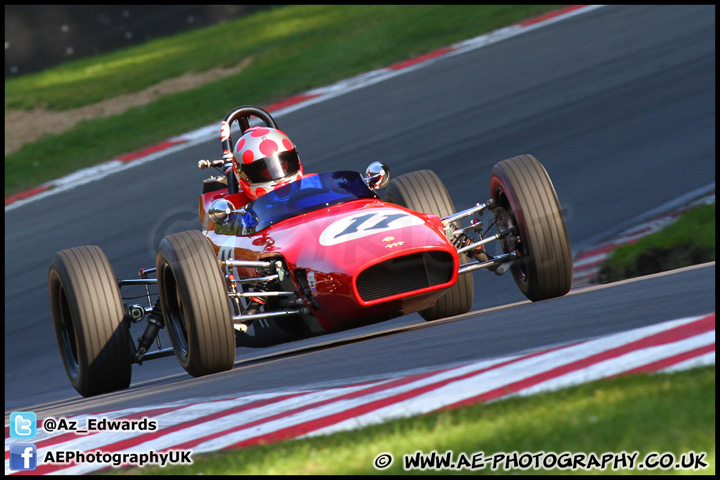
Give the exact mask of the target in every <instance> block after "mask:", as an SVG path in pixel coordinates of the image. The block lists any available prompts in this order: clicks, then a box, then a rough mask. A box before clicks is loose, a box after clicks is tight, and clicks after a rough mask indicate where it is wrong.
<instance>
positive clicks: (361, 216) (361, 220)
mask: <svg viewBox="0 0 720 480" xmlns="http://www.w3.org/2000/svg"><path fill="white" fill-rule="evenodd" d="M423 223H424V222H423V220H422V219H420V218H418V217H416V216H415V215H410V214H409V213H404V212H399V211H397V210H381V211H375V212H365V213H358V214H355V215H350V216H347V217H344V218H341V219H340V220H336V221H335V222H333V223H331V224H330V225H329V226H328V227H327V228H325V230H323V232H322V234H320V245H324V246H326V247H327V246H330V245H337V244H339V243H343V242H349V241H351V240H357V239H358V238H363V237H367V236H369V235H374V234H376V233H381V232H387V231H389V230H397V229H400V228H406V227H412V226H414V225H422V224H423Z"/></svg>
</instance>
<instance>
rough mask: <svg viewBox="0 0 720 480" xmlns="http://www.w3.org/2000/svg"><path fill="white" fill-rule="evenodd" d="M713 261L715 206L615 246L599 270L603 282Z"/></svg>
mask: <svg viewBox="0 0 720 480" xmlns="http://www.w3.org/2000/svg"><path fill="white" fill-rule="evenodd" d="M713 260H715V204H714V203H713V204H711V205H701V206H699V207H696V208H693V209H691V210H689V211H688V212H687V213H685V214H684V215H683V216H682V217H681V218H680V219H678V221H677V222H675V223H673V224H671V225H669V226H668V227H666V228H664V229H663V230H661V231H659V232H655V233H652V234H650V235H647V236H645V237H642V238H641V239H640V240H638V241H637V242H635V243H632V244H628V245H623V246H621V247H618V248H617V249H616V250H615V251H614V252H613V254H612V255H611V256H610V257H609V258H608V259H607V260H606V261H605V262H604V263H603V265H602V266H601V267H600V273H599V275H600V278H601V281H603V282H613V281H617V280H622V279H625V278H633V277H638V276H641V275H648V274H651V273H657V272H662V271H666V270H672V269H675V268H680V267H685V266H689V265H695V264H699V263H704V262H710V261H713Z"/></svg>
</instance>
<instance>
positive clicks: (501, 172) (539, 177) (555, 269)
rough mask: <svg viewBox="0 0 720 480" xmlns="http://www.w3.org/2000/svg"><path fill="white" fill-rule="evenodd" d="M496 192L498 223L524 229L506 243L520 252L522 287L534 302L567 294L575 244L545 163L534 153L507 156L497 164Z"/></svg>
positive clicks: (517, 268) (516, 270)
mask: <svg viewBox="0 0 720 480" xmlns="http://www.w3.org/2000/svg"><path fill="white" fill-rule="evenodd" d="M490 194H491V196H492V199H493V200H494V201H495V203H496V208H495V210H494V213H495V217H496V219H497V221H498V229H499V230H503V229H505V230H506V229H510V228H516V229H517V232H518V235H517V237H515V238H513V237H512V236H511V237H508V238H506V239H503V240H502V241H501V244H502V246H503V250H504V251H505V253H510V252H513V251H514V252H517V253H518V255H519V257H520V258H519V259H518V260H516V261H515V262H514V263H513V265H512V267H511V268H510V271H511V272H512V275H513V277H514V278H515V283H516V284H517V286H518V287H519V288H520V291H522V293H523V294H524V295H525V296H526V297H527V298H528V299H530V300H531V301H533V302H535V301H539V300H545V299H548V298H554V297H559V296H562V295H565V294H566V293H567V292H568V291H569V290H570V286H571V285H572V273H573V262H572V250H571V248H570V239H569V238H568V233H567V227H566V226H565V219H564V218H563V214H562V211H561V209H560V202H559V201H558V198H557V194H556V193H555V188H554V187H553V184H552V182H551V181H550V177H549V176H548V174H547V171H546V170H545V168H544V167H543V166H542V164H541V163H540V162H539V161H537V159H536V158H535V157H533V156H532V155H521V156H519V157H514V158H510V159H508V160H503V161H502V162H499V163H498V164H496V165H495V166H494V167H493V170H492V175H491V177H490Z"/></svg>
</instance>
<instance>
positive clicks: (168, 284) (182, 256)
mask: <svg viewBox="0 0 720 480" xmlns="http://www.w3.org/2000/svg"><path fill="white" fill-rule="evenodd" d="M157 279H158V291H159V294H160V302H161V305H162V310H163V317H164V320H165V325H166V326H167V327H168V334H169V336H170V341H171V342H172V345H173V350H174V351H175V355H176V357H177V359H178V361H179V362H180V365H182V367H183V368H184V369H185V370H186V371H187V372H188V373H189V374H190V375H192V376H194V377H199V376H202V375H208V374H211V373H216V372H222V371H224V370H230V369H231V368H232V367H233V364H234V362H235V332H234V329H233V324H232V311H231V309H230V301H229V299H228V295H227V289H226V287H225V281H224V278H223V276H222V272H221V271H220V266H219V265H218V260H217V258H216V257H215V254H214V252H213V250H212V247H211V246H210V243H209V242H208V241H207V239H206V238H205V236H204V235H203V234H202V233H201V232H199V231H196V230H191V231H187V232H181V233H176V234H173V235H168V236H167V237H165V238H164V239H163V240H162V242H160V246H159V249H158V255H157Z"/></svg>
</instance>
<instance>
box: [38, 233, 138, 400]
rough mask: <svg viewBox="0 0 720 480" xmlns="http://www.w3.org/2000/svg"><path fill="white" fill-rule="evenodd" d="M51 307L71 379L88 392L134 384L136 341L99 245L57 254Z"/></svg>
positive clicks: (51, 280) (51, 275) (51, 276)
mask: <svg viewBox="0 0 720 480" xmlns="http://www.w3.org/2000/svg"><path fill="white" fill-rule="evenodd" d="M48 285H49V290H50V308H51V311H52V317H53V325H54V327H55V336H56V338H57V342H58V346H59V348H60V355H61V356H62V359H63V364H64V365H65V371H66V372H67V375H68V378H69V379H70V383H71V384H72V386H73V387H74V388H75V390H77V391H78V393H79V394H80V395H82V396H84V397H90V396H93V395H99V394H101V393H106V392H112V391H114V390H121V389H125V388H128V387H129V386H130V378H131V374H132V344H131V339H130V331H129V326H128V324H127V323H126V322H124V321H123V318H124V310H123V304H122V298H121V296H120V288H119V286H118V283H117V279H116V278H115V274H114V273H113V269H112V267H111V265H110V262H109V261H108V259H107V257H106V256H105V254H104V253H103V252H102V250H100V248H99V247H96V246H85V247H76V248H70V249H68V250H63V251H60V252H58V253H56V254H55V256H54V257H53V259H52V262H51V263H50V273H49V279H48Z"/></svg>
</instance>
